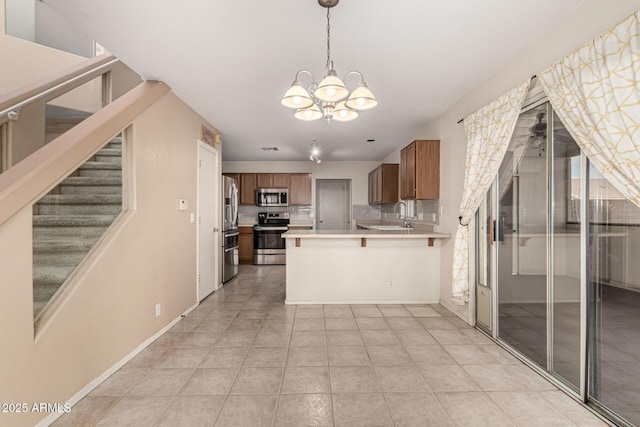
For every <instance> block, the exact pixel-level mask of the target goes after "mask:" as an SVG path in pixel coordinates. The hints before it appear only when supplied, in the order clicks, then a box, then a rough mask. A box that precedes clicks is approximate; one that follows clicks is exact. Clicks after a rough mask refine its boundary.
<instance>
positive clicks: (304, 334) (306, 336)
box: [291, 331, 327, 347]
mask: <svg viewBox="0 0 640 427" xmlns="http://www.w3.org/2000/svg"><path fill="white" fill-rule="evenodd" d="M326 345H327V335H326V333H325V331H293V334H292V335H291V347H319V346H326Z"/></svg>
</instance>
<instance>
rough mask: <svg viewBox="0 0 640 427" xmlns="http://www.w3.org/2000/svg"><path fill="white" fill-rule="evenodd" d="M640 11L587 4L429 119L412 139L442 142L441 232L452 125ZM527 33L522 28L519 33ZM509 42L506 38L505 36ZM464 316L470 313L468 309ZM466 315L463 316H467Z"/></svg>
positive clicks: (448, 216)
mask: <svg viewBox="0 0 640 427" xmlns="http://www.w3.org/2000/svg"><path fill="white" fill-rule="evenodd" d="M638 9H640V0H617V1H615V2H603V1H600V0H591V1H589V2H587V3H586V4H585V5H584V6H582V7H580V8H578V9H577V10H576V11H575V12H574V13H573V14H571V15H570V16H568V17H567V18H565V19H563V20H562V21H561V22H560V23H559V25H557V26H555V27H553V28H551V29H550V30H549V31H547V32H546V33H545V34H544V36H543V37H541V38H540V39H538V40H537V41H536V42H534V43H532V44H531V45H530V46H529V47H528V48H527V49H526V50H524V51H523V52H521V53H520V54H519V55H518V56H516V57H515V58H514V59H513V60H512V61H511V62H509V63H507V64H506V65H505V66H504V67H503V68H502V69H501V70H500V71H499V72H497V73H496V74H494V75H493V76H491V77H490V78H489V79H487V80H486V81H485V82H484V83H483V84H482V85H480V86H479V87H478V88H477V89H476V90H474V91H473V92H471V93H469V94H467V95H466V96H464V97H463V98H462V99H461V100H460V101H458V102H457V103H456V104H454V105H453V106H452V107H451V108H450V109H449V110H447V111H446V112H445V113H444V114H443V115H441V116H440V117H438V118H437V119H436V120H433V121H432V122H431V123H429V124H428V125H427V126H425V127H424V128H423V129H422V130H421V131H420V133H419V135H416V139H418V138H421V139H429V138H434V139H440V140H441V146H440V170H441V173H442V176H441V179H440V183H441V184H440V197H441V198H440V203H441V205H442V208H443V215H442V217H441V218H440V227H439V231H442V232H445V233H451V234H452V235H453V234H455V232H456V228H457V224H458V215H459V213H458V208H459V206H460V200H461V198H462V186H463V180H464V162H465V154H466V143H465V139H464V127H463V124H462V123H461V124H457V123H456V122H457V121H458V120H459V119H461V118H463V117H465V116H466V115H468V114H471V113H473V112H474V111H476V110H477V109H478V108H480V107H482V106H483V105H485V104H487V103H488V102H490V101H492V100H493V99H495V98H497V97H498V96H500V95H502V94H503V93H505V92H507V91H508V90H510V89H512V88H513V87H515V86H517V85H518V84H519V83H520V82H522V81H524V80H526V79H528V78H530V77H531V76H532V75H534V74H536V73H538V72H540V71H542V70H543V69H545V68H546V67H548V66H550V65H551V64H553V63H554V62H555V61H557V60H559V59H561V58H563V57H564V56H566V55H568V54H569V53H571V52H572V51H573V50H575V49H577V48H578V47H580V46H581V45H583V44H584V43H587V42H589V41H590V40H592V39H593V38H594V37H596V36H598V35H599V34H601V33H602V32H604V31H606V30H607V29H608V28H610V27H612V26H614V25H615V24H617V23H618V22H620V21H621V20H623V19H624V18H626V17H627V16H628V15H630V14H631V13H633V12H634V11H636V10H638ZM522 31H526V29H522ZM505 37H508V35H505ZM397 159H399V151H395V152H393V153H391V154H390V155H389V156H388V157H387V158H386V159H385V161H397ZM453 240H454V239H453V238H452V239H450V240H447V241H443V245H442V259H441V267H442V268H441V272H442V281H441V287H442V293H441V295H442V304H444V305H445V306H447V307H450V308H452V309H456V308H457V307H455V306H453V304H452V303H451V299H450V297H448V295H451V267H452V257H453ZM467 313H470V311H469V310H467ZM465 314H466V313H465Z"/></svg>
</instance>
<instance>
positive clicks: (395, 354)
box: [367, 345, 413, 365]
mask: <svg viewBox="0 0 640 427" xmlns="http://www.w3.org/2000/svg"><path fill="white" fill-rule="evenodd" d="M367 353H369V358H370V359H371V363H372V364H374V365H412V364H413V360H412V359H411V357H410V356H409V353H407V352H406V350H405V349H404V348H403V347H402V346H399V345H368V346H367Z"/></svg>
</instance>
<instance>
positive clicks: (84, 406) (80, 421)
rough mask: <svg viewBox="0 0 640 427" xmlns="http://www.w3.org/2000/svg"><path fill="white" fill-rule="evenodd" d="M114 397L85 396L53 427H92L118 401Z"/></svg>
mask: <svg viewBox="0 0 640 427" xmlns="http://www.w3.org/2000/svg"><path fill="white" fill-rule="evenodd" d="M118 399H119V398H118V397H115V396H87V397H85V398H84V399H82V400H80V402H78V403H76V404H75V405H73V406H72V407H71V411H70V412H69V413H67V414H65V415H63V416H62V417H60V418H59V419H58V420H57V421H56V422H55V423H53V424H52V426H53V427H82V426H92V425H94V424H95V422H96V421H98V420H99V419H100V418H101V417H102V416H103V415H104V414H106V413H107V411H108V410H109V409H110V408H111V407H113V405H115V404H116V402H117V401H118Z"/></svg>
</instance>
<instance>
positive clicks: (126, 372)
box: [89, 365, 150, 396]
mask: <svg viewBox="0 0 640 427" xmlns="http://www.w3.org/2000/svg"><path fill="white" fill-rule="evenodd" d="M149 370H150V368H130V367H128V365H125V366H124V367H123V368H121V369H120V370H118V371H116V372H115V373H114V374H113V375H111V376H110V377H109V378H107V379H106V380H104V381H103V382H102V383H101V384H100V385H99V386H98V387H96V388H95V389H94V390H93V391H92V392H91V393H89V395H90V396H124V395H125V394H126V393H127V392H128V391H129V390H130V389H131V388H132V387H133V386H134V385H135V384H136V383H137V382H138V381H140V380H141V379H142V378H143V377H144V376H145V375H146V374H147V373H148V372H149Z"/></svg>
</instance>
